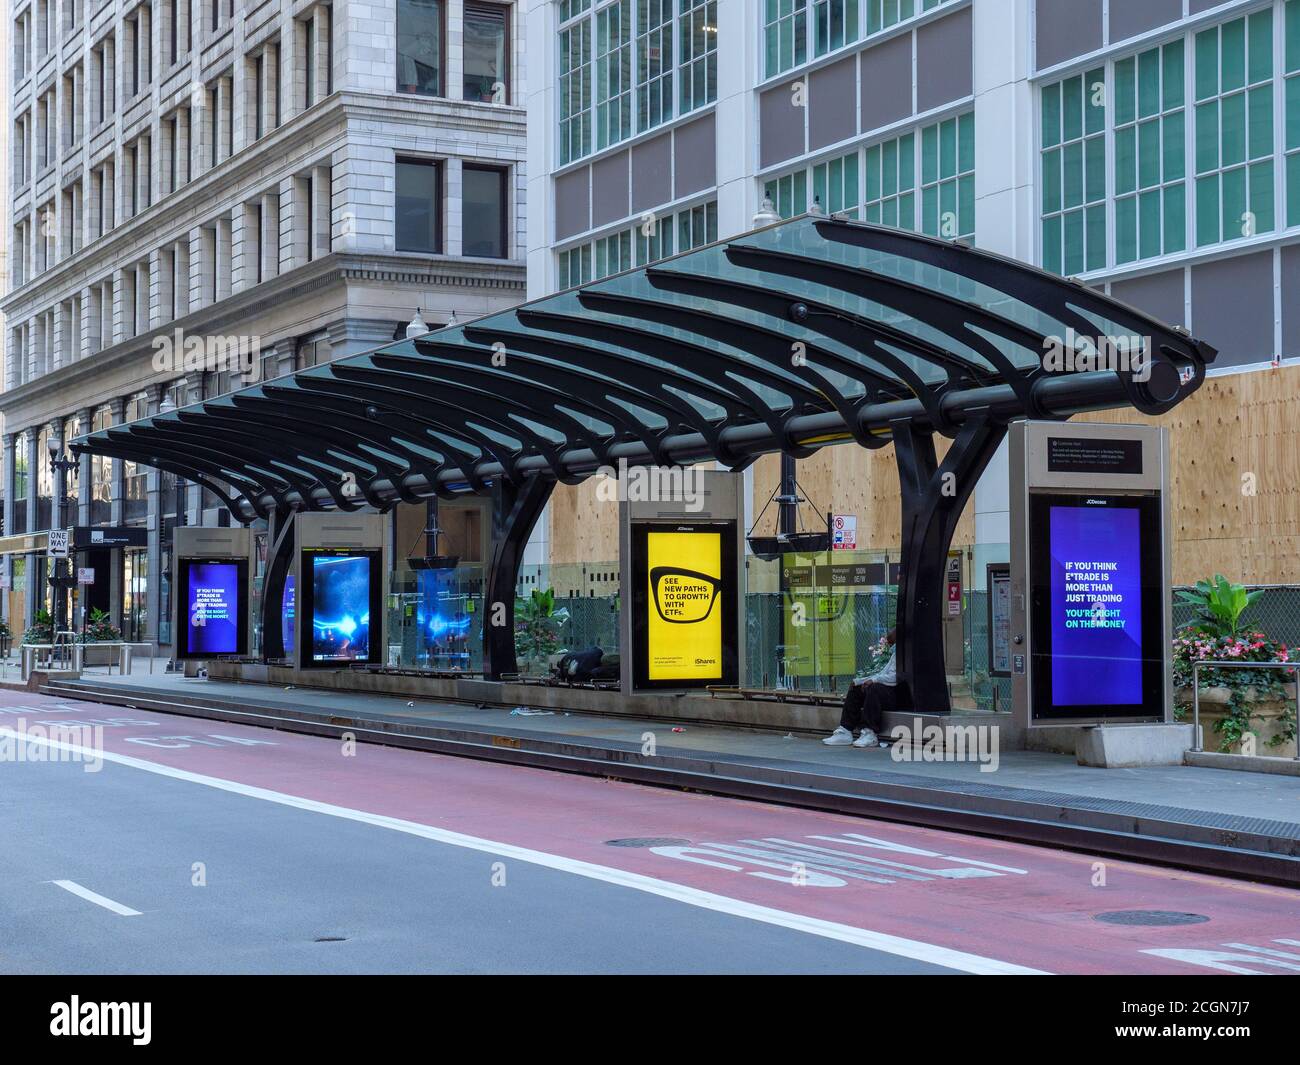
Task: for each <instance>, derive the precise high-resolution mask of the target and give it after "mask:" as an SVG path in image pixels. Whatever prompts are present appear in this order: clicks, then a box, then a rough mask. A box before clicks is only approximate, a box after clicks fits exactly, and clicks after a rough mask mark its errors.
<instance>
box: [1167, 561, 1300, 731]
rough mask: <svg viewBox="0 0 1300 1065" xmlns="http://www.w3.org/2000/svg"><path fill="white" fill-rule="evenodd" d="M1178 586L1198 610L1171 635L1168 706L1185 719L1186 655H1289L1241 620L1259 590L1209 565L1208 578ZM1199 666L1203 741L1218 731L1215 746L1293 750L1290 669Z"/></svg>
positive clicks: (1188, 701)
mask: <svg viewBox="0 0 1300 1065" xmlns="http://www.w3.org/2000/svg"><path fill="white" fill-rule="evenodd" d="M1178 594H1179V598H1180V599H1181V600H1182V602H1184V603H1189V604H1191V605H1193V606H1194V607H1195V608H1196V612H1197V613H1196V617H1195V618H1194V619H1193V620H1192V621H1190V622H1188V623H1187V624H1186V625H1184V626H1183V627H1182V628H1181V629H1180V630H1179V635H1178V636H1177V637H1176V638H1175V639H1174V647H1173V652H1174V653H1173V659H1174V688H1175V696H1174V704H1175V705H1174V712H1175V716H1176V717H1177V718H1178V719H1179V720H1182V721H1188V720H1191V713H1192V663H1193V662H1196V661H1202V660H1208V661H1221V662H1290V661H1292V660H1293V659H1292V655H1291V651H1290V650H1289V648H1288V647H1287V646H1286V644H1281V643H1277V642H1275V641H1273V640H1271V639H1270V638H1269V637H1268V636H1266V635H1265V634H1264V633H1263V632H1259V631H1256V630H1253V629H1247V628H1246V627H1245V626H1244V625H1243V622H1242V614H1243V613H1244V612H1245V610H1246V608H1247V607H1248V606H1250V605H1251V604H1252V603H1254V602H1255V601H1256V600H1258V599H1259V597H1260V595H1261V594H1262V592H1260V591H1254V592H1247V591H1246V589H1245V587H1244V586H1243V585H1240V584H1234V583H1232V582H1231V581H1229V580H1228V579H1227V578H1226V577H1224V576H1223V575H1222V574H1218V573H1216V574H1215V575H1214V580H1213V581H1198V582H1197V583H1196V587H1195V589H1194V590H1192V589H1181V590H1180V591H1179V593H1178ZM1198 673H1199V677H1200V705H1201V727H1202V729H1203V730H1204V734H1205V741H1204V743H1205V746H1206V747H1210V746H1211V743H1210V740H1211V738H1212V737H1217V739H1218V744H1217V746H1218V749H1219V750H1220V751H1231V752H1240V751H1241V750H1243V747H1244V748H1250V747H1252V746H1253V747H1254V749H1255V750H1256V752H1257V753H1259V754H1276V755H1294V753H1295V740H1296V720H1295V688H1294V683H1295V670H1293V669H1285V670H1284V669H1231V668H1229V669H1215V668H1213V667H1205V668H1203V669H1201V670H1199V671H1198ZM1248 737H1249V738H1248Z"/></svg>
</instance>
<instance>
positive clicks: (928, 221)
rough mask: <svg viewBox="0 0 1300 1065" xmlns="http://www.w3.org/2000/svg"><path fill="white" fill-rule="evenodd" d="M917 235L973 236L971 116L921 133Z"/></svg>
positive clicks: (949, 121)
mask: <svg viewBox="0 0 1300 1065" xmlns="http://www.w3.org/2000/svg"><path fill="white" fill-rule="evenodd" d="M921 232H923V233H928V234H929V235H930V236H932V237H945V238H948V239H953V238H963V239H966V240H969V239H971V238H973V237H974V236H975V113H974V112H973V111H968V112H966V114H964V115H960V116H958V117H957V118H949V119H945V120H944V121H943V122H936V123H934V124H933V125H931V126H926V127H925V128H924V129H923V130H921Z"/></svg>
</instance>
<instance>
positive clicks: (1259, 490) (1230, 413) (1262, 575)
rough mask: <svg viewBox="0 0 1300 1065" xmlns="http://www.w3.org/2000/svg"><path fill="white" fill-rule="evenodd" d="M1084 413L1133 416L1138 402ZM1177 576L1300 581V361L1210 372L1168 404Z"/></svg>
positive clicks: (1125, 419) (1111, 418) (1124, 419)
mask: <svg viewBox="0 0 1300 1065" xmlns="http://www.w3.org/2000/svg"><path fill="white" fill-rule="evenodd" d="M1078 420H1081V421H1093V422H1117V423H1136V422H1139V421H1145V420H1146V419H1145V418H1144V417H1143V416H1142V415H1140V414H1138V413H1137V412H1136V411H1131V410H1129V411H1100V412H1097V413H1095V414H1089V415H1081V416H1080V418H1079V419H1078ZM1154 421H1155V423H1156V424H1158V425H1163V426H1166V427H1167V428H1168V429H1169V448H1170V493H1171V505H1172V513H1173V537H1174V543H1173V570H1174V574H1173V576H1174V582H1175V583H1176V584H1188V583H1191V582H1194V581H1196V580H1199V579H1201V578H1203V577H1208V576H1211V575H1213V574H1214V573H1223V574H1224V575H1226V576H1228V577H1230V578H1232V579H1233V580H1238V581H1242V582H1244V583H1247V584H1291V583H1296V582H1297V581H1300V455H1298V453H1297V451H1298V448H1300V425H1298V424H1297V422H1298V421H1300V367H1295V366H1287V367H1281V368H1278V369H1273V370H1263V371H1258V372H1255V373H1244V374H1232V375H1228V376H1223V377H1213V378H1210V379H1209V380H1207V381H1206V383H1205V385H1204V386H1203V387H1202V388H1201V389H1200V391H1198V392H1197V393H1196V394H1195V395H1194V396H1192V397H1190V398H1189V399H1187V400H1185V401H1184V402H1183V403H1181V404H1179V405H1178V406H1177V407H1176V408H1175V409H1174V410H1173V411H1171V412H1170V413H1169V414H1166V415H1164V416H1163V417H1161V418H1157V419H1154Z"/></svg>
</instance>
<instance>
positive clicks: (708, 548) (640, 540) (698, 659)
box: [632, 522, 739, 688]
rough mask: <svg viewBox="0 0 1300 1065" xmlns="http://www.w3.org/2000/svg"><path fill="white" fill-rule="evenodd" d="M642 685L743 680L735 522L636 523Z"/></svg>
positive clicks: (637, 681)
mask: <svg viewBox="0 0 1300 1065" xmlns="http://www.w3.org/2000/svg"><path fill="white" fill-rule="evenodd" d="M632 590H633V595H632V610H633V624H632V630H633V640H634V644H635V654H634V659H633V681H634V685H635V686H636V687H637V688H691V687H703V686H705V685H708V684H737V683H738V682H739V668H738V657H737V654H736V617H737V614H736V611H737V605H738V604H737V600H738V589H737V579H736V524H735V522H709V523H702V524H692V525H680V524H674V525H654V524H650V523H647V522H638V523H634V524H633V526H632Z"/></svg>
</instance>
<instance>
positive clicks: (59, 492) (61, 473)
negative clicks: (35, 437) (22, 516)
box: [48, 433, 77, 633]
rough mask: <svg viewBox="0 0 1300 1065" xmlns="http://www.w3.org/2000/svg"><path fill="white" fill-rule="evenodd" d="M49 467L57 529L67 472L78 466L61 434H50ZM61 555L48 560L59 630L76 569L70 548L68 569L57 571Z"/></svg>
mask: <svg viewBox="0 0 1300 1065" xmlns="http://www.w3.org/2000/svg"><path fill="white" fill-rule="evenodd" d="M48 446H49V449H50V468H51V469H52V470H53V471H54V475H55V481H54V484H55V487H54V492H55V496H56V499H55V508H54V514H55V520H54V522H53V524H55V525H57V526H58V528H60V529H66V528H67V527H68V514H67V511H68V474H69V473H71V472H72V471H73V470H75V469H76V468H77V460H76V459H73V458H68V457H66V456H65V455H63V454H62V451H63V440H62V438H61V437H59V436H56V435H54V434H53V433H51V434H50V440H49V445H48ZM63 562H64V560H63V559H59V558H56V559H52V560H51V562H50V565H51V568H52V570H53V572H52V573H51V574H50V584H51V585H53V587H54V631H55V633H58V632H59V631H60V630H62V629H66V628H67V624H66V619H65V617H64V614H63V608H64V605H65V604H66V602H67V599H66V596H67V592H68V590H69V589H71V588H72V586H73V583H74V578H75V576H76V571H75V570H74V569H73V559H72V552H71V549H69V552H68V558H67V568H68V572H67V574H66V575H64V574H62V573H61V572H60V571H61V570H62V569H63V568H64V566H63Z"/></svg>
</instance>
